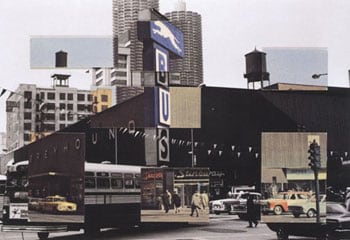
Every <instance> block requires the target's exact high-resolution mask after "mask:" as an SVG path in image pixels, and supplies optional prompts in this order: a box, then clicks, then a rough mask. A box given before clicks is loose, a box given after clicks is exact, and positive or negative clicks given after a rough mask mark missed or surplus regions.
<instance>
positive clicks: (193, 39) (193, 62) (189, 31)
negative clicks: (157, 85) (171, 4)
mask: <svg viewBox="0 0 350 240" xmlns="http://www.w3.org/2000/svg"><path fill="white" fill-rule="evenodd" d="M165 16H166V17H167V18H168V19H169V21H170V22H171V23H172V24H174V25H175V26H176V27H178V28H179V29H180V30H181V31H182V32H183V34H184V45H185V57H184V58H182V59H171V60H170V69H171V72H174V73H180V78H179V79H178V80H175V79H170V84H171V85H183V86H198V85H199V84H201V83H203V49H202V19H201V15H199V14H198V13H196V12H192V11H186V5H185V3H184V2H179V4H178V6H177V10H176V11H173V12H169V13H165Z"/></svg>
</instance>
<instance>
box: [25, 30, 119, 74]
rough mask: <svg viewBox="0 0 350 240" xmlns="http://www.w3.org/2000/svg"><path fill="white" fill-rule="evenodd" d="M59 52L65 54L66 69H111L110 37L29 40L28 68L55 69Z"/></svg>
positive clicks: (39, 38)
mask: <svg viewBox="0 0 350 240" xmlns="http://www.w3.org/2000/svg"><path fill="white" fill-rule="evenodd" d="M61 52H62V53H65V54H66V55H65V56H66V57H63V58H62V59H65V60H66V64H67V65H66V67H67V68H73V69H77V68H82V69H85V70H86V69H88V68H93V67H110V68H112V67H113V38H112V37H66V36H64V37H40V36H39V37H33V38H31V39H30V67H31V68H46V69H47V68H55V66H56V53H61ZM58 59H60V57H58ZM58 62H59V60H58ZM62 64H64V62H62ZM58 65H59V66H60V64H58Z"/></svg>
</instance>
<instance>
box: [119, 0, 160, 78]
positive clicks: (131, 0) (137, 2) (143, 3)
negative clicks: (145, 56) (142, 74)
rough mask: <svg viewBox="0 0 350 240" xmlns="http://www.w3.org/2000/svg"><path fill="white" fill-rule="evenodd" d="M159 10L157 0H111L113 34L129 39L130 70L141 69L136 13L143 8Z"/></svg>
mask: <svg viewBox="0 0 350 240" xmlns="http://www.w3.org/2000/svg"><path fill="white" fill-rule="evenodd" d="M149 8H154V9H156V10H157V11H158V10H159V0H113V35H114V36H118V38H122V36H125V35H129V39H130V46H129V47H130V70H131V73H132V72H134V71H142V68H143V67H142V65H143V64H142V50H143V45H142V42H140V41H138V39H137V20H138V13H139V11H141V10H143V9H149Z"/></svg>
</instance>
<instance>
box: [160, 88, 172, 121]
mask: <svg viewBox="0 0 350 240" xmlns="http://www.w3.org/2000/svg"><path fill="white" fill-rule="evenodd" d="M158 93H159V94H158V99H159V123H161V124H164V125H167V126H169V125H170V94H169V91H167V90H165V89H162V88H158Z"/></svg>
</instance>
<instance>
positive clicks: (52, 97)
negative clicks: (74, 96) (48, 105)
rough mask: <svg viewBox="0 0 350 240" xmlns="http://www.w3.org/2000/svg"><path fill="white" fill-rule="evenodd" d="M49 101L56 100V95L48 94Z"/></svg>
mask: <svg viewBox="0 0 350 240" xmlns="http://www.w3.org/2000/svg"><path fill="white" fill-rule="evenodd" d="M47 99H49V100H55V93H52V92H48V93H47Z"/></svg>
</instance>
